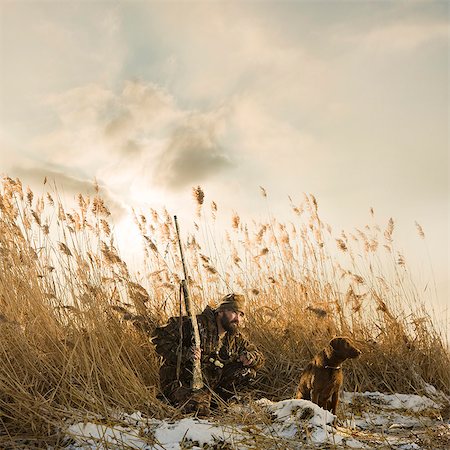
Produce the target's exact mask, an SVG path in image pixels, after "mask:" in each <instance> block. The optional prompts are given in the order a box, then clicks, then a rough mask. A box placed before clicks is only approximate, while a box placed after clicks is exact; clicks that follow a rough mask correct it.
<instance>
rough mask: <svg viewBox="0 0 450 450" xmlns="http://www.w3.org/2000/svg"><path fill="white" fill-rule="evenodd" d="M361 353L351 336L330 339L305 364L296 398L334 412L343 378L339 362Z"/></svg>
mask: <svg viewBox="0 0 450 450" xmlns="http://www.w3.org/2000/svg"><path fill="white" fill-rule="evenodd" d="M360 354H361V351H360V350H358V349H357V348H356V347H354V346H353V344H352V342H351V341H350V339H348V338H345V337H337V338H334V339H332V340H331V341H330V343H329V345H328V346H327V347H325V348H324V349H323V350H322V351H321V352H320V353H318V354H317V355H316V356H314V358H313V360H312V361H311V362H310V363H309V364H308V365H307V366H306V368H305V370H304V371H303V373H302V375H301V377H300V382H299V385H298V389H297V395H296V398H302V399H304V400H311V401H312V402H313V403H315V404H316V405H319V406H320V407H321V408H324V409H328V411H331V412H332V413H333V414H336V410H337V405H338V402H339V390H340V388H341V386H342V382H343V380H344V376H343V374H342V368H341V365H342V363H343V362H344V361H345V360H346V359H349V358H357V357H358V356H359V355H360Z"/></svg>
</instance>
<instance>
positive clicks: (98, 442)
mask: <svg viewBox="0 0 450 450" xmlns="http://www.w3.org/2000/svg"><path fill="white" fill-rule="evenodd" d="M440 408H441V405H439V404H437V403H436V402H434V401H433V400H431V399H429V398H427V397H422V396H418V395H405V394H393V395H387V394H381V393H379V392H364V393H344V394H343V396H342V415H341V417H345V420H343V421H337V420H336V416H334V415H333V414H331V413H330V412H328V411H325V410H323V409H322V408H320V407H319V406H317V405H315V404H313V403H311V402H309V401H307V400H292V399H291V400H283V401H280V402H271V401H270V400H267V399H261V400H258V401H256V402H255V403H253V404H251V405H242V404H241V405H234V406H232V407H230V408H229V415H227V414H226V413H225V415H224V416H223V417H220V419H219V418H218V417H211V418H208V419H198V418H196V417H192V416H188V417H185V418H183V419H180V420H176V421H175V420H158V419H153V418H146V417H144V416H143V415H142V414H141V413H139V412H137V413H134V414H131V415H127V414H121V415H119V416H118V417H117V420H114V421H111V420H110V421H109V422H106V421H102V420H99V419H96V420H93V421H91V422H89V421H86V422H83V423H75V424H72V425H70V426H69V427H68V428H67V430H66V434H67V435H68V436H71V438H72V444H71V445H70V446H69V449H70V450H81V449H107V448H108V449H112V448H117V449H122V448H132V449H148V450H150V449H152V450H153V449H155V450H179V449H180V450H181V449H183V450H184V449H188V448H189V449H242V450H246V449H249V450H250V449H266V448H267V449H270V448H283V449H293V450H294V449H299V448H305V446H307V447H309V448H325V447H327V448H328V447H330V446H331V447H333V448H393V449H398V450H419V449H428V448H435V449H440V448H442V449H444V448H448V446H449V445H450V424H449V423H448V421H447V422H445V421H443V420H442V418H440V417H439V414H440V413H439V411H440ZM230 414H231V416H233V417H234V419H233V420H230V417H231V416H230ZM237 417H241V418H245V420H241V421H239V419H236V418H237ZM225 422H226V423H225ZM341 425H342V426H341ZM430 433H431V434H430ZM430 436H432V437H434V438H433V439H431V438H430V439H428V438H429V437H430ZM427 439H428V440H427ZM430 442H432V444H430ZM441 443H442V446H440V445H441ZM428 445H432V446H431V447H430V446H428Z"/></svg>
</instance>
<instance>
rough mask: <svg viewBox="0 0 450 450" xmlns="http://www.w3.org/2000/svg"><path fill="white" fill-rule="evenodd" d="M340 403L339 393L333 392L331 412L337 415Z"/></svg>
mask: <svg viewBox="0 0 450 450" xmlns="http://www.w3.org/2000/svg"><path fill="white" fill-rule="evenodd" d="M338 403H339V391H338V390H336V391H334V392H333V395H332V397H331V402H330V408H329V410H330V411H331V412H332V413H333V414H334V415H336V411H337V406H338Z"/></svg>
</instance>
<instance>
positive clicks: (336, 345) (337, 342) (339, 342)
mask: <svg viewBox="0 0 450 450" xmlns="http://www.w3.org/2000/svg"><path fill="white" fill-rule="evenodd" d="M344 341H345V339H344V338H341V337H335V338H334V339H331V341H330V347H331V348H332V349H334V350H340V349H342V346H343V345H344Z"/></svg>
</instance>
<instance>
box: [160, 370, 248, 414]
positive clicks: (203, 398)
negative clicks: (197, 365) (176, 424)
mask: <svg viewBox="0 0 450 450" xmlns="http://www.w3.org/2000/svg"><path fill="white" fill-rule="evenodd" d="M204 372H207V371H204ZM205 375H206V376H205V380H204V381H205V388H203V389H201V390H199V391H193V390H192V389H191V388H190V380H191V377H185V378H184V379H181V380H176V377H174V371H173V368H171V367H164V366H163V367H161V370H160V381H161V390H162V393H163V395H164V396H165V397H166V398H167V400H169V401H170V403H172V404H173V405H174V406H177V407H181V408H182V409H183V411H184V412H187V413H190V412H197V413H198V414H199V415H207V414H209V408H210V407H211V403H212V404H213V406H214V405H217V404H218V403H220V402H221V401H224V402H226V401H228V400H229V399H230V398H231V397H232V396H233V395H235V394H238V393H240V392H242V391H243V390H246V389H248V388H249V387H250V386H251V384H252V382H253V381H254V380H255V377H256V371H255V370H254V369H252V368H247V367H244V366H243V365H242V363H240V362H233V363H230V364H226V365H225V367H224V368H223V369H221V370H215V371H214V372H211V373H210V374H209V376H208V374H207V373H205ZM174 378H175V379H174Z"/></svg>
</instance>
